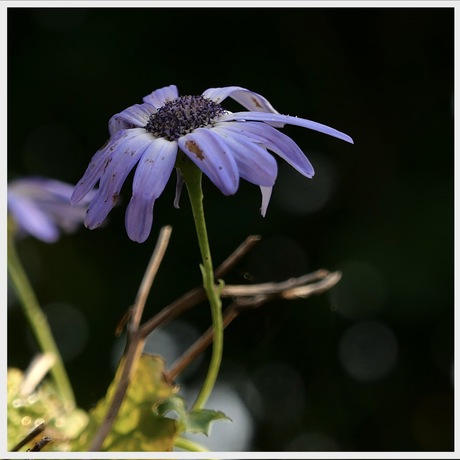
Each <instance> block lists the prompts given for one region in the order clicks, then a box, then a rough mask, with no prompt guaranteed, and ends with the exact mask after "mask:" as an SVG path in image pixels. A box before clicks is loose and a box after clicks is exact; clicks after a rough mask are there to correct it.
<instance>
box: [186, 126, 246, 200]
mask: <svg viewBox="0 0 460 460" xmlns="http://www.w3.org/2000/svg"><path fill="white" fill-rule="evenodd" d="M178 142H179V147H180V149H181V150H182V151H183V152H184V153H185V154H186V155H187V156H188V157H189V158H190V159H191V160H192V161H193V162H194V163H195V164H196V165H197V166H198V167H199V168H200V169H201V170H202V171H203V172H204V173H205V174H206V175H207V176H208V177H209V179H211V181H212V182H213V183H214V185H215V186H216V187H217V188H218V189H219V190H220V191H221V192H222V193H223V194H224V195H233V194H234V193H235V192H236V191H237V190H238V183H239V175H238V168H237V165H236V162H235V160H234V159H233V157H232V155H231V153H230V152H229V148H228V146H226V145H225V142H223V141H222V140H221V138H220V137H219V136H218V135H217V134H214V133H213V132H212V130H211V129H208V128H198V129H195V130H194V131H193V132H192V133H189V134H186V135H185V136H183V137H181V138H179V141H178Z"/></svg>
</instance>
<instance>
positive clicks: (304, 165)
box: [215, 122, 315, 178]
mask: <svg viewBox="0 0 460 460" xmlns="http://www.w3.org/2000/svg"><path fill="white" fill-rule="evenodd" d="M215 129H220V130H224V131H228V132H233V133H235V135H238V136H241V135H242V136H246V137H248V138H250V139H252V140H253V141H254V142H257V143H259V144H261V145H263V146H264V147H266V148H267V149H269V150H271V151H272V152H274V153H276V154H277V155H278V156H280V157H281V158H282V159H283V160H285V161H286V162H287V163H288V164H290V165H291V166H292V167H293V168H295V169H296V170H297V171H299V172H300V173H301V174H303V175H304V176H305V177H308V178H312V177H313V175H314V174H315V171H314V169H313V166H312V165H311V163H310V161H309V160H308V158H307V157H306V156H305V154H304V153H303V152H302V150H301V149H300V148H299V146H298V145H297V144H296V143H295V142H294V141H293V140H292V139H291V138H290V137H288V136H286V135H285V134H283V133H281V132H280V131H278V130H277V129H275V128H273V127H272V126H269V125H267V124H265V123H255V122H224V123H220V124H218V125H216V127H215Z"/></svg>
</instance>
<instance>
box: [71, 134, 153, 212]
mask: <svg viewBox="0 0 460 460" xmlns="http://www.w3.org/2000/svg"><path fill="white" fill-rule="evenodd" d="M144 132H145V131H144V130H139V129H130V130H122V131H118V132H117V133H116V134H115V135H114V136H113V137H111V138H110V139H109V140H108V141H107V142H106V143H105V144H104V145H103V146H102V147H101V148H100V149H99V150H98V151H97V152H96V153H95V154H94V156H93V158H92V159H91V161H90V163H89V165H88V167H87V168H86V171H85V173H84V174H83V177H82V178H81V179H80V180H79V182H78V184H77V185H76V186H75V190H74V192H73V194H72V196H71V197H70V203H71V204H72V205H76V204H78V203H79V202H80V201H81V200H82V199H83V198H84V197H85V196H86V195H87V194H88V193H89V191H90V190H91V189H92V188H93V187H94V186H95V185H96V182H97V181H98V180H99V179H100V177H101V175H102V174H103V172H104V170H105V168H107V165H108V164H109V163H110V161H111V158H112V153H113V152H114V151H116V150H117V149H118V148H119V147H120V145H121V144H123V143H124V142H126V141H128V140H130V139H131V138H133V137H136V136H139V134H141V133H144Z"/></svg>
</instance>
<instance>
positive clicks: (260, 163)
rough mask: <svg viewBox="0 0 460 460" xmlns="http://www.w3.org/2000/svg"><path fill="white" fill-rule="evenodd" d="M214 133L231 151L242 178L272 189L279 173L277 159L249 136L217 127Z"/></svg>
mask: <svg viewBox="0 0 460 460" xmlns="http://www.w3.org/2000/svg"><path fill="white" fill-rule="evenodd" d="M213 132H215V133H217V134H219V136H221V138H222V140H223V142H225V143H226V144H227V145H228V147H229V148H230V149H231V153H232V155H233V158H235V161H236V164H237V166H238V172H239V174H240V176H241V177H242V178H243V179H245V180H247V181H248V182H251V183H253V184H256V185H262V186H265V187H272V186H273V184H274V183H275V179H276V176H277V173H278V165H277V163H276V160H275V158H274V157H273V156H272V155H270V154H269V153H268V152H267V150H266V149H265V148H264V147H262V146H261V145H259V144H257V143H255V142H254V141H253V140H249V139H248V137H247V136H244V135H240V134H237V133H234V132H229V131H227V130H225V128H219V127H215V128H214V129H213Z"/></svg>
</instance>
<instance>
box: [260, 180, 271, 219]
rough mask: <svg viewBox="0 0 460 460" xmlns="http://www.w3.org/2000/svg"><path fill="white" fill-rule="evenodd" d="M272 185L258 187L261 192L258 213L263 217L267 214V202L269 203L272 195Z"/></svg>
mask: <svg viewBox="0 0 460 460" xmlns="http://www.w3.org/2000/svg"><path fill="white" fill-rule="evenodd" d="M272 189H273V187H260V191H261V193H262V206H261V207H260V213H261V214H262V217H265V215H266V214H267V208H268V204H269V203H270V198H271V196H272Z"/></svg>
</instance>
